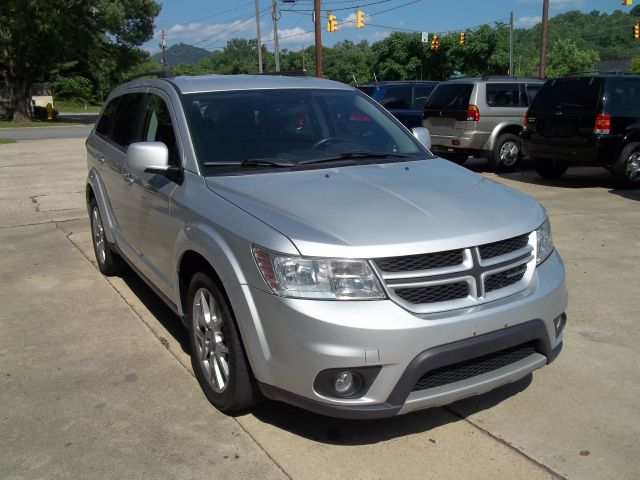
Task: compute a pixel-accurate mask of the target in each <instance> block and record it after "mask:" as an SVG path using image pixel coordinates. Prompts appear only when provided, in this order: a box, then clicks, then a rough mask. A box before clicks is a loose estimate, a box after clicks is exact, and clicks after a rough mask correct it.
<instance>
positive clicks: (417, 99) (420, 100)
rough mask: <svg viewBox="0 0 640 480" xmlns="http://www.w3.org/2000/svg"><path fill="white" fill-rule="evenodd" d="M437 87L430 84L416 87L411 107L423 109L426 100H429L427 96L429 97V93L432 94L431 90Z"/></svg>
mask: <svg viewBox="0 0 640 480" xmlns="http://www.w3.org/2000/svg"><path fill="white" fill-rule="evenodd" d="M434 88H435V87H432V86H429V87H416V88H415V89H414V90H413V97H414V98H413V105H411V108H415V109H417V110H419V109H421V108H422V107H424V104H425V102H426V101H427V98H429V95H431V92H433V89H434Z"/></svg>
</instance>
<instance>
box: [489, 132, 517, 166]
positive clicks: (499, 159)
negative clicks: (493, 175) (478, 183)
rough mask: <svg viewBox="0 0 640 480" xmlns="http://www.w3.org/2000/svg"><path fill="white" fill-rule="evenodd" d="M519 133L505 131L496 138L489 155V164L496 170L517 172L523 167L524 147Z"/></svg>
mask: <svg viewBox="0 0 640 480" xmlns="http://www.w3.org/2000/svg"><path fill="white" fill-rule="evenodd" d="M520 145H521V141H520V137H519V136H518V135H515V134H513V133H503V134H502V135H500V136H499V137H498V139H497V140H496V144H495V147H494V148H493V152H491V155H490V156H489V166H490V167H491V168H492V170H494V171H495V172H515V171H516V170H519V169H520V168H521V167H522V149H521V147H520Z"/></svg>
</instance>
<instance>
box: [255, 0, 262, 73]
mask: <svg viewBox="0 0 640 480" xmlns="http://www.w3.org/2000/svg"><path fill="white" fill-rule="evenodd" d="M256 35H257V36H256V39H257V40H258V73H262V37H261V36H260V5H259V0H256Z"/></svg>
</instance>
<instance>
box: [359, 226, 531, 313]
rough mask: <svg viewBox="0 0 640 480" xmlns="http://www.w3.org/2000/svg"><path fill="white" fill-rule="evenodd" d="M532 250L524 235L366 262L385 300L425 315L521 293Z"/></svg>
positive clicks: (527, 275)
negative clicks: (381, 283)
mask: <svg viewBox="0 0 640 480" xmlns="http://www.w3.org/2000/svg"><path fill="white" fill-rule="evenodd" d="M533 250H534V249H533V248H532V247H531V246H530V245H529V235H528V234H527V235H520V236H517V237H512V238H508V239H506V240H502V241H499V242H493V243H486V244H484V245H480V246H471V247H468V248H461V249H456V250H446V251H443V252H433V253H431V252H430V253H425V254H419V255H406V256H403V257H385V258H374V259H372V260H371V263H372V264H373V265H375V267H376V271H377V272H378V273H379V274H380V276H381V277H382V280H383V281H384V283H385V286H386V287H387V291H388V293H389V298H391V299H392V300H394V301H396V302H397V303H398V304H400V305H401V306H403V307H404V308H406V309H407V310H409V311H411V312H415V313H420V314H429V313H436V312H441V311H443V310H446V309H448V310H453V309H458V308H467V307H473V306H475V305H480V304H483V303H486V302H490V301H494V300H497V299H499V298H502V297H505V296H507V295H513V294H515V293H517V292H518V291H521V290H523V289H525V288H526V286H527V283H528V281H530V280H531V273H532V272H531V269H532V268H533V267H531V268H530V269H529V270H527V267H528V265H529V264H530V263H531V262H532V261H533V260H534V257H533ZM488 259H493V260H488ZM496 271H497V272H498V273H494V272H496ZM525 279H527V281H525ZM489 293H490V295H488V296H487V294H489Z"/></svg>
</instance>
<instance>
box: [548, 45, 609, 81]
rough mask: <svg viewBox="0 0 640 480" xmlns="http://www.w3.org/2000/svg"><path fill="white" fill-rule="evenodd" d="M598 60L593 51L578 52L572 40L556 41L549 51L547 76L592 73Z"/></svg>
mask: <svg viewBox="0 0 640 480" xmlns="http://www.w3.org/2000/svg"><path fill="white" fill-rule="evenodd" d="M598 60H599V57H598V52H596V51H595V50H580V49H579V48H578V47H577V46H576V44H575V42H574V41H573V40H569V39H566V38H565V39H560V40H556V41H555V42H554V43H553V45H552V46H551V50H549V55H548V65H547V76H548V77H550V78H551V77H558V76H560V75H566V74H567V73H575V72H585V71H592V70H593V68H594V64H595V63H596V62H597V61H598Z"/></svg>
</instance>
